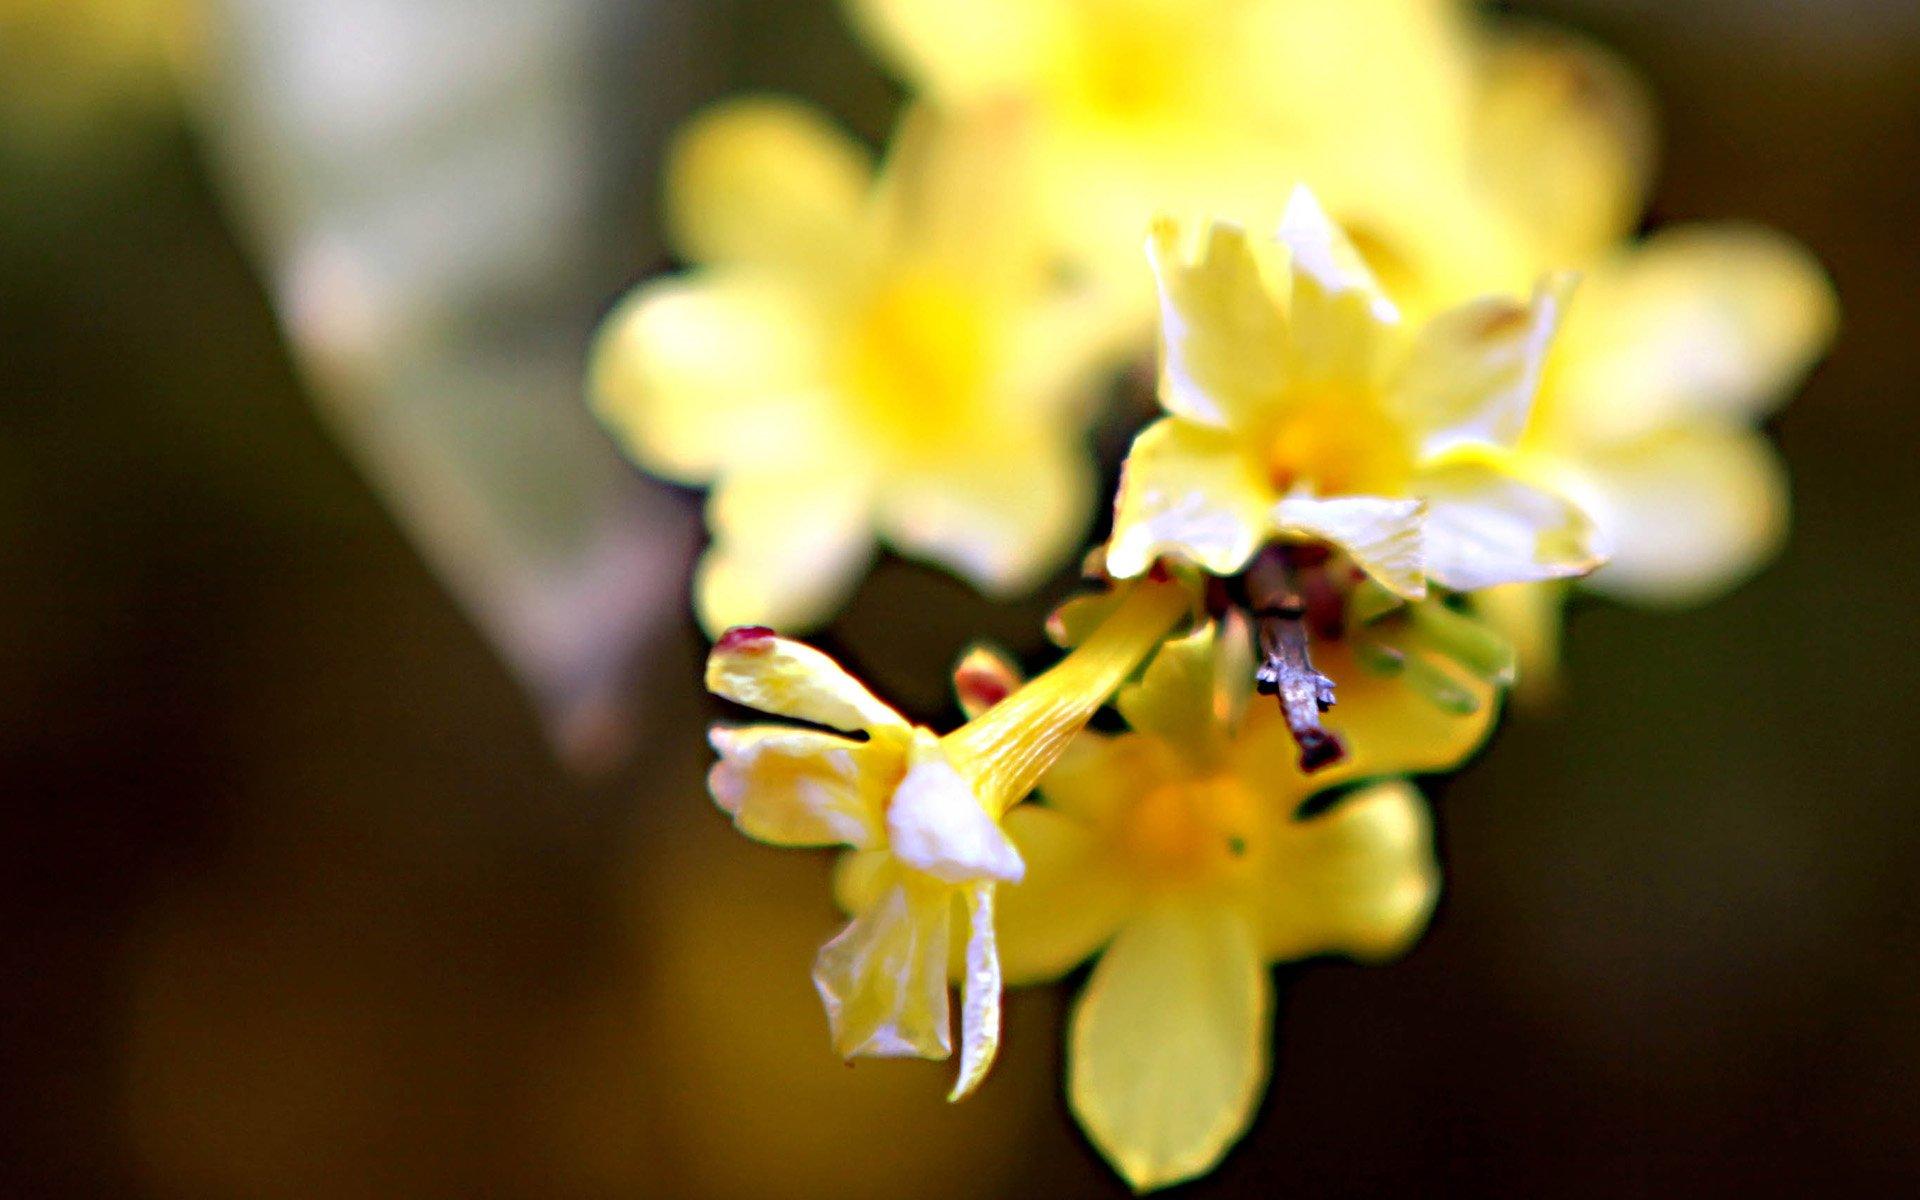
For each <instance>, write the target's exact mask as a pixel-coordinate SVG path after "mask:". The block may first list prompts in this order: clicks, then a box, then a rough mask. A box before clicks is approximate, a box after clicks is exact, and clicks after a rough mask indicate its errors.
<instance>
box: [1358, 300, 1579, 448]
mask: <svg viewBox="0 0 1920 1200" xmlns="http://www.w3.org/2000/svg"><path fill="white" fill-rule="evenodd" d="M1572 288H1573V279H1572V277H1571V276H1564V275H1562V276H1554V277H1551V278H1549V279H1546V280H1543V281H1542V282H1541V284H1540V286H1539V288H1538V289H1537V290H1536V291H1535V292H1534V295H1533V299H1532V301H1531V302H1530V303H1526V304H1522V303H1519V302H1517V301H1514V300H1508V299H1505V298H1500V297H1488V298H1486V299H1481V300H1475V301H1473V302H1471V303H1468V304H1464V305H1461V306H1460V307H1458V308H1453V309H1449V310H1448V311H1446V312H1443V313H1441V314H1440V315H1439V316H1437V317H1435V318H1434V319H1433V320H1431V321H1429V322H1427V324H1426V326H1425V327H1424V328H1422V329H1421V331H1420V334H1419V336H1418V337H1417V338H1416V339H1415V341H1414V344H1413V349H1412V351H1411V352H1410V353H1409V355H1408V357H1407V361H1406V363H1405V365H1404V366H1403V367H1402V368H1401V370H1400V374H1399V378H1398V379H1397V380H1396V381H1395V383H1394V385H1393V391H1392V393H1391V402H1392V404H1393V405H1394V407H1395V409H1396V410H1397V412H1398V413H1399V415H1400V418H1401V419H1402V420H1403V421H1405V422H1406V423H1407V424H1408V425H1409V426H1410V427H1411V428H1412V429H1413V430H1414V431H1415V432H1416V434H1417V436H1418V438H1419V447H1420V453H1421V454H1422V455H1423V456H1425V455H1435V454H1439V453H1442V452H1444V451H1446V450H1449V449H1451V448H1453V447H1455V446H1460V445H1472V444H1483V445H1501V446H1511V445H1513V444H1514V443H1515V442H1517V441H1519V440H1520V435H1521V433H1522V432H1523V431H1524V430H1525V429H1526V426H1527V417H1528V415H1529V413H1530V412H1531V411H1532V408H1533V398H1534V393H1535V392H1536V391H1537V390H1538V388H1539V386H1540V372H1541V368H1542V367H1543V366H1544V365H1545V364H1546V360H1547V351H1548V349H1549V347H1550V346H1551V345H1552V342H1553V335H1554V331H1555V330H1556V329H1557V328H1558V327H1559V324H1560V315H1561V312H1562V310H1563V309H1564V307H1565V305H1566V302H1567V300H1568V298H1569V296H1570V295H1571V293H1572Z"/></svg>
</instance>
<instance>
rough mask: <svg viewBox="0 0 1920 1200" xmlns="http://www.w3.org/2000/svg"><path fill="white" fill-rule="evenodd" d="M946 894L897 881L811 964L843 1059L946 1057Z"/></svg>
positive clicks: (949, 919) (949, 905)
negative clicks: (860, 1056) (857, 1056)
mask: <svg viewBox="0 0 1920 1200" xmlns="http://www.w3.org/2000/svg"><path fill="white" fill-rule="evenodd" d="M952 936H953V892H952V889H950V888H948V887H946V886H944V885H942V884H939V883H937V882H935V881H933V880H914V879H912V878H909V877H907V876H905V875H899V874H896V876H895V877H894V879H893V880H892V881H891V883H890V884H889V886H888V887H886V888H885V889H884V890H883V891H881V892H880V894H879V896H878V897H877V898H876V899H875V901H874V903H873V904H872V905H870V906H869V907H867V908H865V909H862V910H861V911H860V912H859V913H858V914H857V915H856V916H855V917H854V918H853V920H852V921H851V922H849V923H848V924H847V926H846V928H844V929H842V930H841V931H840V933H839V934H838V935H837V936H836V937H835V938H834V939H833V940H832V941H830V942H828V943H827V944H826V945H824V946H822V947H821V948H820V953H819V954H818V955H816V956H815V958H814V960H813V985H814V987H815V988H816V989H817V990H818V991H819V993H820V1000H821V1003H823V1004H824V1005H825V1006H826V1010H827V1025H828V1027H829V1029H831V1030H832V1033H833V1048H834V1050H835V1051H837V1052H838V1053H839V1054H840V1055H841V1056H842V1057H843V1058H852V1057H854V1056H855V1055H868V1056H872V1057H876V1058H909V1057H913V1058H945V1057H947V1056H948V1055H949V1054H951V1053H952V1052H953V1032H952V1029H951V1024H952V1020H951V1016H950V1014H949V1012H948V1008H947V954H948V949H947V947H948V944H949V942H950V941H951V939H952Z"/></svg>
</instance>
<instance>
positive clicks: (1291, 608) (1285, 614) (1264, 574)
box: [1246, 546, 1347, 773]
mask: <svg viewBox="0 0 1920 1200" xmlns="http://www.w3.org/2000/svg"><path fill="white" fill-rule="evenodd" d="M1294 574H1295V572H1294V568H1293V566H1292V564H1290V563H1289V562H1288V559H1287V550H1286V548H1285V547H1281V546H1269V547H1267V548H1266V549H1265V550H1263V551H1261V552H1260V554H1259V555H1258V556H1256V557H1255V558H1254V560H1253V565H1252V566H1250V567H1249V568H1248V569H1247V576H1246V581H1247V600H1248V602H1249V603H1250V604H1251V605H1252V606H1253V617H1254V623H1255V627H1256V628H1257V629H1258V630H1259V631H1260V653H1261V656H1262V661H1261V663H1260V666H1259V667H1258V668H1257V669H1256V670H1255V671H1254V675H1253V682H1254V686H1255V687H1256V688H1257V689H1259V691H1260V694H1261V695H1263V696H1278V697H1279V699H1280V713H1281V715H1282V716H1283V717H1285V718H1286V722H1287V732H1289V733H1291V734H1292V735H1293V740H1294V741H1295V742H1297V743H1299V745H1300V769H1301V770H1302V771H1305V772H1308V773H1312V772H1314V771H1317V770H1319V769H1320V768H1322V767H1327V766H1331V765H1332V764H1334V763H1337V762H1339V761H1340V760H1341V759H1343V758H1345V757H1346V756H1347V748H1346V747H1345V746H1344V745H1342V744H1341V742H1340V739H1339V737H1337V736H1336V735H1335V734H1334V733H1333V732H1332V731H1331V730H1329V729H1327V728H1326V727H1325V726H1323V725H1321V724H1320V714H1321V713H1323V712H1325V711H1327V710H1328V709H1329V708H1332V707H1333V699H1334V697H1333V680H1331V679H1328V678H1327V677H1326V676H1325V675H1322V674H1321V673H1320V672H1319V671H1316V670H1315V669H1314V667H1313V660H1312V659H1311V658H1310V657H1308V655H1307V625H1306V619H1307V601H1306V599H1305V598H1304V597H1303V596H1302V594H1301V591H1300V588H1299V586H1298V585H1297V584H1296V582H1295V579H1294Z"/></svg>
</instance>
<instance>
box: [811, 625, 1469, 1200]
mask: <svg viewBox="0 0 1920 1200" xmlns="http://www.w3.org/2000/svg"><path fill="white" fill-rule="evenodd" d="M1244 637H1245V630H1244V629H1241V630H1239V631H1237V632H1236V633H1226V632H1223V631H1222V627H1221V626H1219V625H1217V624H1208V625H1205V626H1203V627H1201V628H1200V629H1199V630H1198V631H1196V632H1194V633H1192V634H1190V635H1188V636H1186V637H1184V638H1180V639H1177V640H1173V641H1169V642H1167V643H1166V644H1165V645H1164V646H1162V647H1161V649H1160V651H1159V652H1158V654H1156V655H1155V657H1154V659H1153V661H1152V663H1151V664H1150V665H1149V667H1148V669H1147V671H1146V673H1145V674H1144V676H1143V677H1142V678H1141V679H1140V681H1139V682H1138V683H1136V684H1134V685H1131V686H1129V687H1127V688H1125V689H1123V690H1122V691H1121V692H1120V694H1119V697H1118V706H1119V708H1120V711H1121V713H1122V715H1123V716H1125V718H1126V719H1127V722H1128V724H1129V725H1130V726H1131V727H1132V731H1131V732H1128V733H1123V734H1119V735H1111V736H1109V735H1101V734H1095V733H1091V732H1089V733H1083V734H1082V735H1080V737H1079V738H1077V739H1076V740H1075V742H1074V744H1073V746H1072V747H1071V748H1070V749H1069V751H1068V752H1067V753H1066V754H1065V755H1064V756H1063V757H1062V758H1061V760H1060V762H1059V763H1058V764H1057V765H1056V766H1055V767H1054V768H1053V769H1052V770H1051V771H1050V772H1048V774H1047V775H1046V776H1045V777H1044V778H1043V780H1042V782H1041V785H1040V787H1041V797H1042V801H1041V803H1038V804H1028V805H1023V806H1021V807H1020V808H1017V809H1015V810H1013V811H1012V812H1010V813H1009V814H1008V815H1007V822H1006V829H1007V832H1008V834H1009V835H1010V836H1011V837H1012V839H1013V843H1014V845H1015V846H1017V847H1018V848H1019V852H1020V855H1021V857H1022V859H1023V860H1024V861H1025V863H1026V868H1027V869H1026V876H1025V878H1024V879H1023V880H1021V881H1020V882H1019V883H1018V884H1017V885H1014V886H1009V887H1005V888H1002V889H1001V890H1000V908H999V917H1000V951H1001V955H1002V961H1003V969H1004V971H1005V973H1006V979H1007V982H1008V983H1009V984H1010V985H1015V986H1017V985H1020V984H1029V983H1039V982H1045V981H1049V980H1053V979H1057V978H1059V977H1060V976H1062V975H1064V974H1065V973H1066V972H1068V971H1070V970H1072V969H1073V968H1074V967H1075V966H1077V965H1078V964H1080V963H1081V962H1083V961H1085V960H1086V959H1088V958H1089V957H1092V956H1094V955H1096V954H1098V955H1099V956H1100V957H1099V961H1098V963H1097V965H1096V966H1095V968H1094V971H1093V974H1092V976H1091V978H1090V979H1089V981H1088V983H1087V988H1086V991H1085V993H1084V994H1083V995H1082V996H1081V998H1080V1000H1079V1002H1078V1004H1077V1005H1076V1006H1075V1008H1074V1011H1073V1016H1072V1023H1071V1026H1070V1028H1069V1031H1068V1077H1067V1091H1068V1098H1069V1101H1070V1102H1071V1105H1072V1108H1073V1111H1074V1114H1075V1116H1076V1117H1077V1118H1078V1119H1079V1121H1080V1123H1081V1125H1082V1127H1083V1128H1084V1129H1085V1130H1086V1131H1087V1134H1088V1136H1089V1137H1090V1138H1091V1139H1092V1140H1093V1143H1094V1144H1095V1145H1096V1146H1097V1147H1099V1149H1100V1151H1101V1153H1102V1154H1104V1155H1105V1156H1106V1157H1107V1159H1108V1161H1109V1162H1111V1163H1112V1164H1113V1165H1114V1167H1115V1168H1116V1169H1117V1170H1118V1171H1119V1172H1120V1173H1121V1174H1122V1175H1123V1176H1125V1177H1126V1179H1127V1181H1128V1182H1129V1183H1131V1184H1132V1185H1133V1186H1134V1187H1136V1188H1140V1189H1147V1188H1154V1187H1161V1186H1164V1185H1167V1184H1170V1183H1175V1182H1178V1181H1179V1180H1182V1179H1187V1178H1191V1177H1193V1176H1195V1175H1198V1174H1201V1173H1203V1172H1205V1171H1207V1170H1209V1169H1211V1168H1212V1167H1213V1166H1214V1164H1216V1163H1217V1162H1218V1161H1219V1160H1220V1158H1221V1156H1222V1155H1223V1154H1224V1153H1225V1152H1226V1150H1227V1148H1228V1147H1229V1146H1230V1145H1231V1144H1232V1143H1233V1142H1234V1141H1235V1140H1237V1139H1238V1138H1239V1137H1240V1135H1241V1134H1242V1133H1244V1132H1245V1130H1246V1128H1247V1124H1248V1122H1249V1121H1250V1120H1251V1119H1252V1116H1253V1112H1254V1110H1255V1108H1256V1106H1257V1105H1258V1102H1259V1097H1260V1094H1261V1091H1262V1090H1263V1088H1264V1085H1265V1082H1266V1077H1267V1064H1268V1043H1269V1040H1270V1037H1271V1025H1272V1010H1273V1002H1272V982H1271V978H1270V975H1269V972H1268V966H1269V964H1272V963H1276V962H1283V961H1289V960H1293V959H1299V958H1305V957H1310V956H1313V955H1317V954H1343V955H1347V956H1350V957H1353V958H1357V959H1361V960H1366V961H1377V960H1380V959H1384V958H1388V957H1391V956H1393V955H1396V954H1398V953H1399V952H1401V951H1402V950H1404V949H1405V948H1406V947H1407V946H1409V945H1410V944H1411V943H1412V941H1413V940H1414V939H1415V938H1416V937H1417V936H1418V935H1419V933H1420V931H1421V929H1422V928H1423V927H1424V925H1425V923H1426V920H1427V917H1428V915H1429V914H1430V913H1431V911H1432V908H1433V904H1434V900H1435V898H1436V896H1437V894H1438V889H1439V869H1438V866H1437V864H1436V862H1435V860H1434V856H1433V846H1432V836H1431V830H1430V826H1429V818H1428V815H1427V812H1426V808H1425V805H1424V803H1423V802H1422V800H1421V798H1420V796H1419V794H1418V792H1417V791H1415V790H1414V789H1413V788H1412V787H1411V786H1410V785H1408V784H1406V783H1405V782H1403V781H1401V780H1399V779H1398V778H1396V777H1397V776H1400V775H1403V774H1406V773H1410V772H1416V771H1434V770H1444V769H1450V768H1452V767H1455V766H1457V765H1458V764H1459V763H1460V761H1461V760H1463V759H1464V758H1465V757H1466V756H1467V755H1469V754H1471V753H1472V752H1473V750H1474V749H1475V748H1476V747H1477V746H1478V745H1479V744H1480V742H1481V740H1482V739H1483V738H1484V737H1485V736H1486V733H1487V731H1488V729H1489V728H1490V727H1491V724H1492V721H1493V717H1494V705H1493V703H1492V689H1491V688H1489V687H1488V686H1487V685H1485V684H1478V683H1476V684H1472V685H1470V686H1471V688H1472V690H1473V698H1474V699H1475V700H1476V701H1477V703H1476V705H1475V706H1474V707H1473V710H1472V712H1470V713H1467V714H1464V715H1462V714H1459V713H1449V712H1446V711H1443V710H1442V709H1440V708H1438V707H1435V706H1434V705H1432V704H1429V703H1427V702H1426V701H1425V700H1424V699H1423V698H1421V697H1420V696H1419V695H1418V694H1417V693H1416V692H1415V691H1414V690H1412V689H1409V688H1406V687H1404V686H1402V685H1401V684H1400V682H1399V681H1397V680H1392V679H1387V678H1383V677H1380V676H1377V675H1374V674H1372V673H1369V672H1367V671H1364V670H1361V669H1359V668H1358V666H1357V664H1356V663H1355V662H1354V660H1353V658H1352V657H1351V654H1350V649H1349V648H1348V647H1346V646H1343V645H1341V644H1338V643H1333V644H1326V645H1322V646H1319V647H1316V650H1315V657H1316V659H1317V660H1318V661H1319V662H1320V664H1321V666H1322V668H1323V669H1325V670H1327V671H1328V672H1329V673H1330V674H1331V675H1333V676H1335V677H1337V678H1338V680H1339V683H1340V688H1341V707H1342V709H1343V710H1344V711H1346V712H1347V713H1348V725H1347V732H1348V736H1349V737H1350V739H1351V742H1352V753H1351V754H1350V755H1349V757H1348V758H1347V759H1346V760H1345V761H1344V762H1342V763H1341V764H1339V765H1337V766H1335V767H1333V768H1331V769H1330V770H1328V771H1326V772H1323V773H1320V774H1317V775H1314V776H1313V777H1311V778H1309V777H1307V776H1305V775H1303V774H1301V773H1300V772H1299V771H1298V770H1297V769H1295V768H1294V767H1293V766H1292V765H1291V761H1290V760H1291V745H1290V742H1289V736H1288V734H1287V731H1286V729H1285V727H1284V725H1283V724H1282V722H1281V721H1280V720H1279V718H1278V714H1277V713H1276V712H1275V711H1274V710H1273V709H1271V708H1268V707H1266V706H1263V705H1252V706H1249V705H1248V704H1247V703H1246V701H1247V699H1248V695H1249V692H1250V688H1249V687H1248V675H1247V673H1246V671H1245V669H1244V657H1245V647H1244V645H1242V644H1240V642H1241V641H1243V640H1244ZM974 666H975V669H976V670H978V669H979V664H977V663H976V664H974ZM961 690H962V693H963V695H964V694H965V693H966V691H967V685H966V681H965V676H964V674H963V675H962V678H961ZM988 712H989V713H991V710H988ZM1341 783H1358V784H1360V786H1359V787H1358V788H1357V789H1356V790H1355V791H1353V792H1352V793H1350V794H1348V795H1346V796H1345V797H1343V798H1340V799H1338V800H1336V801H1334V803H1333V804H1332V805H1331V806H1329V807H1327V808H1325V809H1324V810H1322V811H1319V812H1317V813H1315V814H1313V815H1302V814H1301V806H1302V804H1303V803H1304V802H1305V801H1307V800H1308V798H1309V797H1310V796H1312V795H1313V794H1315V793H1316V792H1319V791H1321V790H1322V789H1324V788H1327V787H1328V786H1329V785H1336V784H1341ZM861 886H862V881H861V880H860V879H859V878H858V877H857V876H855V877H852V878H849V879H847V880H846V881H845V883H844V884H843V894H845V893H846V892H849V891H851V892H857V891H858V890H859V889H860V887H861Z"/></svg>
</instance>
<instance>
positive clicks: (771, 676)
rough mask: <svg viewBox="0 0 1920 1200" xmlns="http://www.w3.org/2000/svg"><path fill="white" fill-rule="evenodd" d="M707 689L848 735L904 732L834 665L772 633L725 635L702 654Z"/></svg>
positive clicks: (895, 716) (900, 721)
mask: <svg viewBox="0 0 1920 1200" xmlns="http://www.w3.org/2000/svg"><path fill="white" fill-rule="evenodd" d="M706 682H707V690H708V691H710V692H712V693H713V694H714V695H716V696H719V697H722V698H723V699H727V700H731V701H733V702H734V703H735V704H744V705H746V706H747V707H748V708H755V709H759V710H760V711H761V712H764V713H771V714H773V715H774V716H777V717H793V718H795V719H797V720H801V721H811V722H813V723H814V724H816V725H828V726H831V727H833V728H834V729H844V730H847V731H848V732H852V731H855V730H862V731H867V732H872V731H874V730H881V729H896V730H904V729H905V728H906V727H907V722H906V719H905V718H903V717H902V716H901V715H900V714H899V713H897V712H895V711H893V709H891V708H889V707H887V705H886V704H885V703H883V702H882V701H881V700H880V699H879V698H878V697H876V696H875V695H874V694H873V693H872V692H869V691H868V690H867V689H866V686H865V685H863V684H862V683H861V682H860V681H859V680H857V679H855V678H854V677H853V676H851V675H849V674H847V672H846V671H845V670H844V669H843V668H842V667H841V666H840V664H839V663H837V662H834V661H833V660H832V659H831V658H828V657H827V656H826V655H824V654H822V653H820V651H818V650H815V649H814V648H813V647H812V646H809V645H807V644H806V643H805V642H796V641H793V640H791V639H789V638H783V637H779V636H777V635H776V634H774V633H773V632H772V631H771V630H767V629H757V628H751V627H747V628H737V629H733V630H730V631H728V632H727V633H726V634H725V635H724V636H722V637H721V639H720V640H719V641H718V642H717V643H715V645H714V647H713V650H712V651H711V652H710V653H709V654H708V655H707V681H706Z"/></svg>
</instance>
